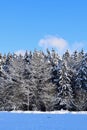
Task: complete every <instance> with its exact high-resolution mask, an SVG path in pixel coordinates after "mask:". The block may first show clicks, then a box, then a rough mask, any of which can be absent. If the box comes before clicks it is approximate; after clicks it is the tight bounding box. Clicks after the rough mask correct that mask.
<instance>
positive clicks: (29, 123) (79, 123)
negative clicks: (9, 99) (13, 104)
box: [0, 111, 87, 130]
mask: <svg viewBox="0 0 87 130" xmlns="http://www.w3.org/2000/svg"><path fill="white" fill-rule="evenodd" d="M0 130H87V113H85V112H78V113H75V112H74V113H70V112H65V111H58V112H46V113H43V112H22V111H18V112H15V111H13V112H0Z"/></svg>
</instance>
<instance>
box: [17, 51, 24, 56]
mask: <svg viewBox="0 0 87 130" xmlns="http://www.w3.org/2000/svg"><path fill="white" fill-rule="evenodd" d="M25 52H26V51H25V50H18V51H16V52H15V54H16V55H20V54H21V55H22V56H24V54H25Z"/></svg>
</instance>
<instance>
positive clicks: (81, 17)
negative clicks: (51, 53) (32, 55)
mask: <svg viewBox="0 0 87 130" xmlns="http://www.w3.org/2000/svg"><path fill="white" fill-rule="evenodd" d="M86 46H87V1H86V0H73V1H70V0H43V1H41V0H1V1H0V52H2V53H7V52H9V51H10V52H16V51H19V50H34V48H37V49H45V48H47V47H48V48H49V47H50V48H52V47H53V48H57V49H58V51H61V52H62V51H64V50H66V49H67V48H68V49H70V50H71V51H73V50H75V49H79V50H80V49H82V48H84V49H85V50H87V47H86Z"/></svg>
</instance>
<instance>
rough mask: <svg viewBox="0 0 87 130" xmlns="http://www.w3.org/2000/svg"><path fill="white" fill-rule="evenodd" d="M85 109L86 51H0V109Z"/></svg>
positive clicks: (86, 89)
mask: <svg viewBox="0 0 87 130" xmlns="http://www.w3.org/2000/svg"><path fill="white" fill-rule="evenodd" d="M13 110H15V111H18V110H22V111H59V110H68V111H86V110H87V53H85V52H84V50H81V51H80V52H78V51H74V52H73V53H72V54H71V53H70V52H69V51H68V50H67V51H66V52H65V53H64V54H63V55H62V56H59V54H58V53H57V52H56V51H55V50H54V49H52V50H51V51H49V50H48V49H47V50H46V52H43V51H37V50H35V51H33V52H31V51H26V52H25V55H21V54H20V55H17V54H14V53H13V54H11V53H8V54H4V55H2V54H0V111H13Z"/></svg>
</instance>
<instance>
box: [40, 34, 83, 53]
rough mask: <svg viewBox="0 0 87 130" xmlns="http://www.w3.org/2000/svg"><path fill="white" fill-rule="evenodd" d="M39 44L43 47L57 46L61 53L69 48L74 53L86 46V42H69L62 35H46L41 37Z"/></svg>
mask: <svg viewBox="0 0 87 130" xmlns="http://www.w3.org/2000/svg"><path fill="white" fill-rule="evenodd" d="M39 46H40V47H42V48H43V49H46V48H55V49H57V50H58V53H59V54H63V53H64V52H65V51H66V50H67V49H68V50H69V51H70V52H71V53H72V52H73V51H75V50H79V51H80V50H81V49H82V48H83V49H84V48H85V43H84V42H74V43H71V44H69V43H68V41H66V40H65V39H63V38H61V37H57V36H51V35H48V36H45V37H44V38H42V39H40V41H39Z"/></svg>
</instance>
